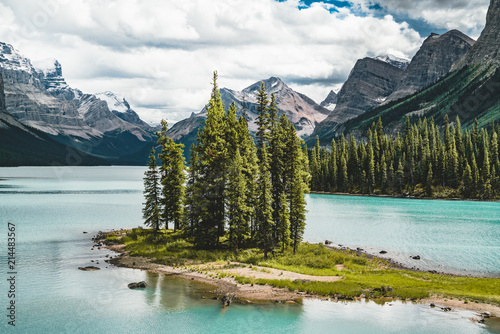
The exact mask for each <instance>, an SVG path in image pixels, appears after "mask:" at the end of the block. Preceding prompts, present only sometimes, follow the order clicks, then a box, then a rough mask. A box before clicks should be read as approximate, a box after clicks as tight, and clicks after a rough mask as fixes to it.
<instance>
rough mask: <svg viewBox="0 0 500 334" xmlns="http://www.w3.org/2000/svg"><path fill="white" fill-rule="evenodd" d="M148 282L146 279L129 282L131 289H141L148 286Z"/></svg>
mask: <svg viewBox="0 0 500 334" xmlns="http://www.w3.org/2000/svg"><path fill="white" fill-rule="evenodd" d="M147 286H148V284H147V283H146V282H144V281H141V282H134V283H129V285H128V288H129V289H141V288H145V287H147Z"/></svg>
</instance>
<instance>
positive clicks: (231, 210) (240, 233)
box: [227, 149, 250, 252]
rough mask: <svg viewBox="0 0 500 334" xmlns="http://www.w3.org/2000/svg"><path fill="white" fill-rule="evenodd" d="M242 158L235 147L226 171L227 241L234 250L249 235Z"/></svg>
mask: <svg viewBox="0 0 500 334" xmlns="http://www.w3.org/2000/svg"><path fill="white" fill-rule="evenodd" d="M242 170H243V159H242V158H241V155H240V150H239V149H236V154H235V157H234V159H233V161H232V163H231V165H230V167H229V171H228V187H227V218H228V222H229V242H230V243H231V245H232V246H233V249H234V251H235V252H238V249H239V248H240V247H241V245H242V243H243V240H244V239H245V237H247V236H249V232H250V226H249V215H250V209H249V207H248V202H247V187H246V179H245V177H244V175H243V172H242Z"/></svg>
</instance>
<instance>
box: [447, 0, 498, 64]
mask: <svg viewBox="0 0 500 334" xmlns="http://www.w3.org/2000/svg"><path fill="white" fill-rule="evenodd" d="M499 49H500V1H499V0H491V2H490V7H489V8H488V13H487V15H486V25H485V27H484V29H483V31H482V32H481V36H479V38H478V40H477V42H476V43H475V44H474V46H473V47H472V48H471V50H470V51H469V52H467V55H466V56H465V57H463V58H462V59H460V60H459V61H458V62H456V63H455V64H454V65H453V69H454V70H456V69H460V68H462V67H463V66H474V65H475V64H482V65H483V66H488V65H494V66H499V65H500V55H499Z"/></svg>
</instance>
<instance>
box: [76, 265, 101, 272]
mask: <svg viewBox="0 0 500 334" xmlns="http://www.w3.org/2000/svg"><path fill="white" fill-rule="evenodd" d="M78 269H79V270H83V271H95V270H101V268H99V267H94V266H87V267H78Z"/></svg>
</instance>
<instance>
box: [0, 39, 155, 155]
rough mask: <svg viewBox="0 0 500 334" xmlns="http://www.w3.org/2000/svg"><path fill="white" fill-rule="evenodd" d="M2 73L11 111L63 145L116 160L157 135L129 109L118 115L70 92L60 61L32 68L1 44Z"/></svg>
mask: <svg viewBox="0 0 500 334" xmlns="http://www.w3.org/2000/svg"><path fill="white" fill-rule="evenodd" d="M0 73H1V74H2V75H3V76H4V78H5V94H6V108H7V111H8V112H9V113H10V114H12V115H13V116H14V117H15V118H17V119H18V120H19V121H21V123H23V124H26V125H28V126H30V127H33V128H36V129H39V130H41V131H43V132H45V133H47V134H49V135H51V136H52V137H53V138H54V139H56V140H57V141H59V142H61V143H64V144H66V145H69V146H72V147H74V148H77V149H81V150H84V151H86V152H88V153H91V154H95V155H99V156H103V157H109V158H117V157H119V156H121V155H124V154H128V153H131V151H134V150H138V149H140V148H142V147H143V146H144V144H145V143H147V142H149V141H151V140H152V139H153V138H154V134H153V129H151V128H150V127H149V125H147V124H146V123H144V122H142V120H140V118H139V117H138V115H137V114H136V113H135V112H134V111H133V110H132V109H130V106H128V108H127V110H126V111H125V112H124V113H123V115H121V114H119V115H117V114H115V113H113V112H112V111H111V110H110V108H109V106H108V103H107V102H106V101H104V100H101V99H99V98H97V97H96V96H95V95H90V94H83V93H82V92H81V91H80V90H78V89H73V88H71V87H70V86H69V85H68V84H67V83H66V81H65V79H64V77H63V73H62V67H61V64H60V63H59V62H58V61H57V60H54V59H50V60H46V61H41V62H36V63H34V64H32V62H31V61H30V60H29V59H28V58H26V57H24V56H22V55H21V54H20V53H19V52H18V51H17V50H16V49H14V48H13V47H12V46H11V45H8V44H5V43H0ZM127 105H128V104H127ZM120 116H122V117H120Z"/></svg>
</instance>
